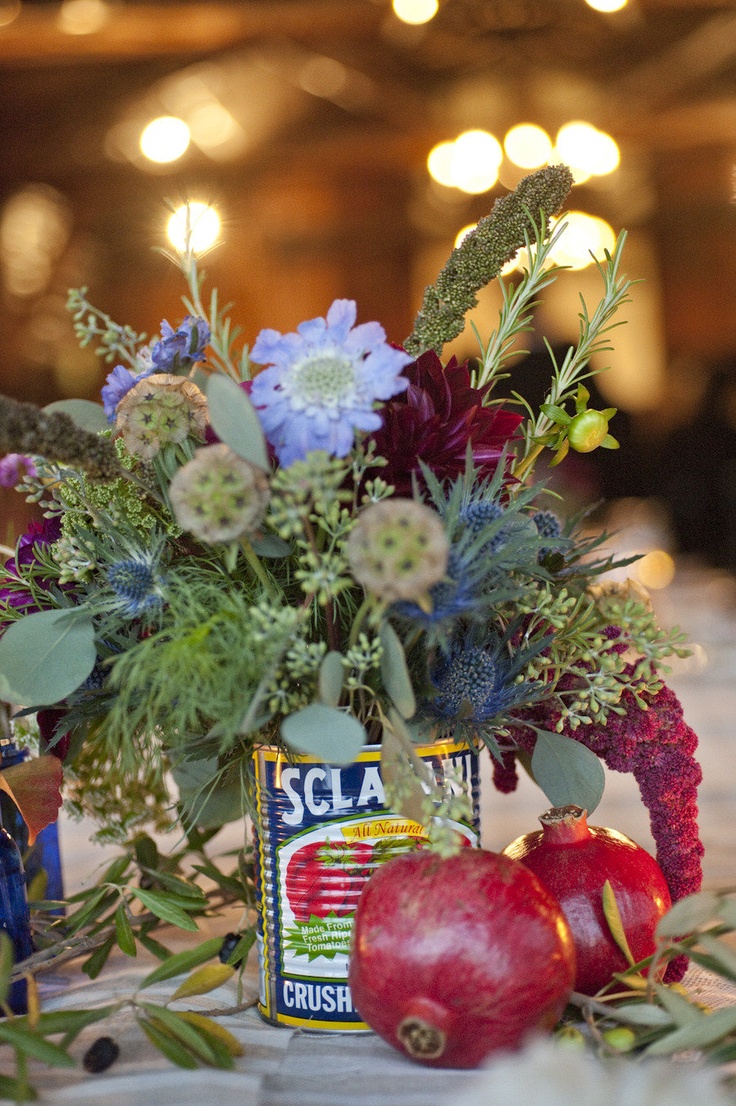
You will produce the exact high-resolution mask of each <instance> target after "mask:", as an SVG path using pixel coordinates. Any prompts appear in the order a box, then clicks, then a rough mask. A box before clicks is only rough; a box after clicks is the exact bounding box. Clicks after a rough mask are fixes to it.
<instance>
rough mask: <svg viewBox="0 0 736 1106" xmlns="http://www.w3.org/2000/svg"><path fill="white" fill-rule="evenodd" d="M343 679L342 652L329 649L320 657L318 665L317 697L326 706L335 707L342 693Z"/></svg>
mask: <svg viewBox="0 0 736 1106" xmlns="http://www.w3.org/2000/svg"><path fill="white" fill-rule="evenodd" d="M344 680H345V666H344V665H343V657H342V653H338V652H337V650H335V649H331V650H330V652H329V653H326V654H325V656H324V657H323V658H322V663H321V665H320V666H319V697H320V699H321V701H322V702H323V703H324V704H325V705H326V706H328V707H336V706H337V704H338V703H339V702H340V696H341V695H342V686H343V682H344Z"/></svg>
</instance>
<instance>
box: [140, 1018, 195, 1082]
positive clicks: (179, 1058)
mask: <svg viewBox="0 0 736 1106" xmlns="http://www.w3.org/2000/svg"><path fill="white" fill-rule="evenodd" d="M138 1024H139V1026H140V1027H141V1029H142V1030H143V1032H144V1033H145V1035H146V1036H147V1037H148V1039H149V1041H150V1042H151V1044H152V1045H154V1047H155V1048H157V1049H158V1050H159V1052H162V1053H163V1054H164V1056H165V1057H166V1059H167V1060H170V1061H171V1063H172V1064H176V1066H177V1067H179V1068H187V1069H189V1070H191V1069H193V1068H196V1067H197V1061H196V1060H195V1058H194V1057H193V1056H192V1054H191V1052H189V1051H188V1050H187V1049H186V1048H184V1046H183V1045H182V1044H180V1043H179V1041H176V1040H174V1039H173V1038H171V1037H169V1036H168V1034H166V1033H164V1032H162V1030H161V1029H160V1028H159V1027H158V1026H157V1025H155V1024H154V1023H153V1022H151V1021H150V1020H149V1019H148V1018H142V1017H139V1018H138Z"/></svg>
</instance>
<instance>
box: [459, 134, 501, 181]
mask: <svg viewBox="0 0 736 1106" xmlns="http://www.w3.org/2000/svg"><path fill="white" fill-rule="evenodd" d="M502 161H503V150H502V149H501V143H500V142H499V141H498V139H497V138H496V137H495V136H494V135H492V134H489V132H488V131H483V130H470V131H464V132H463V133H462V134H461V135H459V136H458V137H457V138H456V139H455V142H454V144H453V149H452V166H451V175H452V181H453V184H454V185H455V187H456V188H459V189H460V190H461V191H463V192H468V193H470V194H471V195H477V194H478V193H480V192H487V191H488V189H489V188H493V186H494V184H495V183H496V181H497V180H498V170H499V166H500V165H501V162H502Z"/></svg>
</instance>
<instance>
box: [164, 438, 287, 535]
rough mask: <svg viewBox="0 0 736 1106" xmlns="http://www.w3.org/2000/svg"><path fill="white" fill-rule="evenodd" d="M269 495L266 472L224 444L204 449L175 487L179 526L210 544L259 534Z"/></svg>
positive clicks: (183, 470)
mask: <svg viewBox="0 0 736 1106" xmlns="http://www.w3.org/2000/svg"><path fill="white" fill-rule="evenodd" d="M269 495H270V489H269V486H268V480H267V478H266V474H265V472H263V471H262V470H261V469H259V468H257V467H256V465H252V464H251V463H250V461H246V460H244V459H243V458H242V457H238V455H237V453H235V452H233V450H232V449H230V447H229V446H227V445H224V444H223V443H219V444H217V445H208V446H204V447H203V448H202V449H198V450H197V451H196V453H195V454H194V457H193V458H192V460H191V461H188V462H187V463H186V464H185V465H182V467H181V468H180V469H179V471H178V472H177V473H176V475H175V477H174V479H173V480H172V481H171V484H170V486H169V498H170V500H171V506H172V508H173V510H174V515H175V516H176V521H177V522H178V523H179V525H180V526H181V527H183V528H184V529H185V530H189V531H190V533H192V534H194V536H195V537H197V538H199V539H200V540H201V541H205V542H207V543H208V544H209V545H215V544H216V543H217V542H228V541H235V540H236V539H238V538H247V537H251V536H252V535H253V534H255V532H256V531H257V530H258V527H259V526H260V524H261V522H262V521H263V516H264V515H265V513H266V507H267V506H268V499H269Z"/></svg>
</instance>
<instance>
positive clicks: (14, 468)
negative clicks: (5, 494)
mask: <svg viewBox="0 0 736 1106" xmlns="http://www.w3.org/2000/svg"><path fill="white" fill-rule="evenodd" d="M35 475H36V466H35V465H34V463H33V461H32V460H31V458H30V457H26V456H24V455H23V454H22V453H6V454H5V456H4V457H3V458H2V459H0V488H15V487H16V486H17V485H18V484H20V483H21V481H22V480H23V477H24V476H35Z"/></svg>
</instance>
